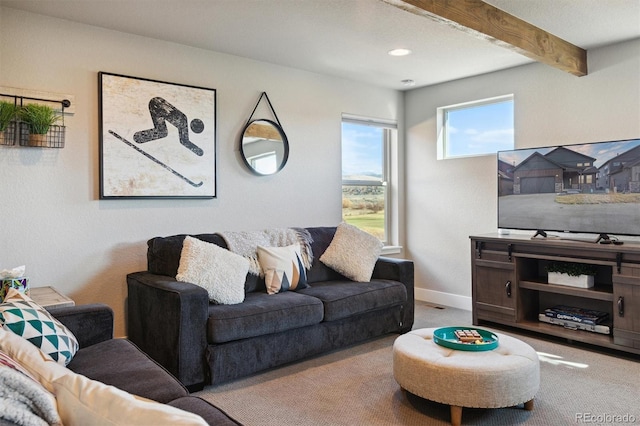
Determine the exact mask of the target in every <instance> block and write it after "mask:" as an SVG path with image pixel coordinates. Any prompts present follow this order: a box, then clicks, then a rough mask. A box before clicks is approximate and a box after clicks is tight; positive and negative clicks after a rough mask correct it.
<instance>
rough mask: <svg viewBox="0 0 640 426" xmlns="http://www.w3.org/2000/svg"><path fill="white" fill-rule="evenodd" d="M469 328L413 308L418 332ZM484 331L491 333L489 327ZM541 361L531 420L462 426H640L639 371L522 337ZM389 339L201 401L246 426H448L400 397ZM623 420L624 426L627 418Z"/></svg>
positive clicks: (610, 358)
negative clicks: (435, 328)
mask: <svg viewBox="0 0 640 426" xmlns="http://www.w3.org/2000/svg"><path fill="white" fill-rule="evenodd" d="M450 325H451V326H456V325H460V326H465V325H466V326H469V325H471V312H469V311H463V310H459V309H454V308H445V309H438V308H437V307H433V306H430V305H428V304H425V303H422V302H417V303H416V322H415V326H414V328H423V327H441V326H450ZM483 328H487V327H483ZM499 331H500V332H501V333H504V334H509V335H512V336H514V337H517V338H519V339H521V340H523V341H525V342H527V343H528V344H530V345H531V346H532V347H533V348H534V349H535V350H536V351H537V352H538V354H539V356H540V368H541V373H540V374H541V386H540V390H539V392H538V395H536V398H535V402H534V409H533V411H526V410H524V409H523V408H522V406H520V407H513V408H502V409H470V408H465V409H463V412H462V423H463V424H465V425H472V424H475V425H518V424H526V425H541V426H548V425H567V424H581V423H591V424H600V425H601V424H625V423H626V424H629V423H632V424H633V423H635V424H640V362H639V361H638V359H637V357H636V358H634V359H630V358H629V357H625V356H622V355H611V354H606V353H600V352H596V351H588V350H584V349H583V348H579V347H575V346H570V345H567V344H564V343H555V342H551V341H548V340H541V339H536V338H533V337H530V336H526V335H517V334H513V333H509V332H505V331H504V330H499ZM396 338H397V335H389V336H385V337H382V338H379V339H376V340H373V341H369V342H366V343H363V344H360V345H355V346H352V347H350V348H347V349H343V350H339V351H335V352H332V353H329V354H326V355H322V356H318V357H315V358H312V359H309V360H305V361H301V362H298V363H295V364H291V365H288V366H285V367H281V368H277V369H273V370H270V371H267V372H264V373H261V374H257V375H254V376H252V377H248V378H245V379H240V380H237V381H234V382H231V383H227V384H222V385H218V386H208V387H206V388H205V389H204V390H203V391H201V392H198V393H196V395H198V396H200V397H203V398H204V399H206V400H208V401H210V402H211V403H213V404H214V405H216V406H218V407H220V408H222V409H223V410H225V411H226V412H227V413H228V414H229V415H231V416H232V417H234V418H235V419H236V420H238V421H240V422H241V423H243V424H244V425H246V426H252V425H292V426H293V425H296V426H305V425H309V426H318V425H335V426H340V425H344V426H354V425H381V426H382V425H446V424H449V421H450V417H449V407H448V406H445V405H442V404H437V403H434V402H430V401H426V400H423V399H421V398H418V397H416V396H414V395H411V394H408V393H406V392H404V391H402V390H401V389H400V387H399V386H398V384H397V383H396V382H395V380H394V379H393V372H392V345H393V341H394V340H395V339H396ZM624 416H626V417H624Z"/></svg>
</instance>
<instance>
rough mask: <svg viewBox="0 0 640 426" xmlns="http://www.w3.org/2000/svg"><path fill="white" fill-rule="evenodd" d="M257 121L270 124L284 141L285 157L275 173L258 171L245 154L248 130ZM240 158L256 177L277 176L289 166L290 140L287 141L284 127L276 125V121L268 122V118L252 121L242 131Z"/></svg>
mask: <svg viewBox="0 0 640 426" xmlns="http://www.w3.org/2000/svg"><path fill="white" fill-rule="evenodd" d="M257 121H264V122H266V123H269V124H270V125H271V126H273V127H274V128H275V129H276V130H277V131H278V133H279V134H280V137H281V139H282V144H283V148H284V153H283V156H282V160H281V161H280V163H279V164H278V167H277V169H276V170H275V171H274V172H273V173H261V172H259V171H257V170H256V169H254V168H253V166H251V163H249V160H247V156H246V154H245V152H244V135H245V133H246V132H247V129H248V128H249V127H250V126H251V125H252V124H253V123H255V122H257ZM240 156H241V157H242V161H243V162H244V164H245V165H246V166H247V168H248V169H249V170H250V171H251V173H253V174H255V175H258V176H271V175H275V174H276V173H278V172H279V171H280V170H282V169H283V168H284V166H285V165H286V164H287V160H288V159H289V139H287V134H286V133H285V132H284V130H283V129H282V126H280V124H278V123H276V122H275V121H272V120H267V119H266V118H258V119H255V120H251V121H249V122H248V123H247V124H246V125H245V126H244V128H243V129H242V133H241V134H240Z"/></svg>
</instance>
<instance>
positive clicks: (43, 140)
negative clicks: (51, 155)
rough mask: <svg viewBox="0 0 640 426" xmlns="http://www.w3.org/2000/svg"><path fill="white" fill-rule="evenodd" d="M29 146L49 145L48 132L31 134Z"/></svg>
mask: <svg viewBox="0 0 640 426" xmlns="http://www.w3.org/2000/svg"><path fill="white" fill-rule="evenodd" d="M27 145H28V146H47V134H46V133H45V134H37V133H30V134H29V142H28V144H27Z"/></svg>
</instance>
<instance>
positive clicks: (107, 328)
mask: <svg viewBox="0 0 640 426" xmlns="http://www.w3.org/2000/svg"><path fill="white" fill-rule="evenodd" d="M48 311H49V312H50V313H51V315H53V316H54V317H55V318H56V319H57V320H58V321H60V322H61V323H62V324H64V325H65V326H66V327H67V328H68V329H69V330H71V332H72V333H73V335H74V336H76V339H78V344H79V345H80V348H86V347H87V346H91V345H95V344H96V343H100V342H103V341H105V340H110V339H113V310H112V309H111V308H110V307H109V306H107V305H103V304H100V303H95V304H89V305H78V306H67V307H59V308H55V307H52V308H49V309H48Z"/></svg>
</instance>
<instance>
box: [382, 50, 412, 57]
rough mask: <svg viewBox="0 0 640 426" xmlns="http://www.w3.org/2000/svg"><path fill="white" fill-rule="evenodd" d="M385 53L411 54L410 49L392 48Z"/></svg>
mask: <svg viewBox="0 0 640 426" xmlns="http://www.w3.org/2000/svg"><path fill="white" fill-rule="evenodd" d="M387 53H389V55H391V56H407V55H410V54H411V50H409V49H393V50H390V51H389V52H387Z"/></svg>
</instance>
